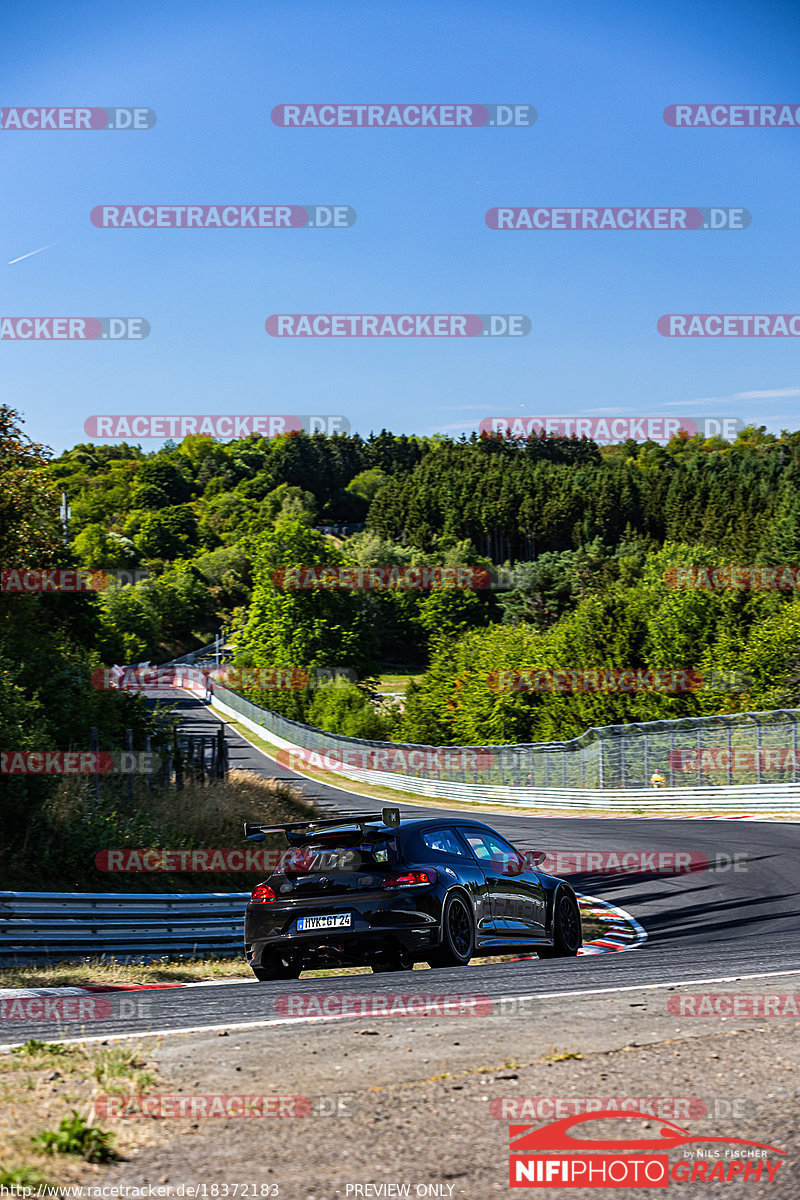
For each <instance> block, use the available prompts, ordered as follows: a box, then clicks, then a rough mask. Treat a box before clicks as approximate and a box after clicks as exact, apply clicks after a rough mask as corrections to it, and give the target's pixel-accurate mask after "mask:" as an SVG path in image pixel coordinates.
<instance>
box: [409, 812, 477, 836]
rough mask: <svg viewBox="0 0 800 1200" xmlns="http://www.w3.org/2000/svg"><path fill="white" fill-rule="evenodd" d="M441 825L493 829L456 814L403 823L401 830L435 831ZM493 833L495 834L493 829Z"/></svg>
mask: <svg viewBox="0 0 800 1200" xmlns="http://www.w3.org/2000/svg"><path fill="white" fill-rule="evenodd" d="M439 825H448V826H449V825H458V826H465V825H468V826H470V828H473V829H491V826H490V825H487V824H486V822H485V821H471V820H470V819H469V817H460V816H458V815H457V814H455V813H454V814H453V816H452V817H425V818H424V819H417V820H413V821H402V822H401V824H400V828H401V829H404V830H405V829H407V830H409V831H418V830H421V829H435V828H436V827H437V826H439ZM492 833H494V830H493V829H492Z"/></svg>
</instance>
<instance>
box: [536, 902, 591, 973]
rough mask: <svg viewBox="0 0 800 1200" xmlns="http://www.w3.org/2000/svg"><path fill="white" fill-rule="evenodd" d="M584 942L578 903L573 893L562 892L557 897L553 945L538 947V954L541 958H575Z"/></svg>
mask: <svg viewBox="0 0 800 1200" xmlns="http://www.w3.org/2000/svg"><path fill="white" fill-rule="evenodd" d="M582 941H583V935H582V932H581V914H580V910H579V908H578V902H577V900H576V899H575V897H574V896H573V895H572V893H571V892H561V893H560V894H559V895H558V896H556V910H555V914H554V916H553V944H552V946H540V947H538V948H537V951H536V953H537V954H538V955H539V958H573V957H574V956H575V955H576V954H577V953H578V950H579V949H580V946H581V942H582Z"/></svg>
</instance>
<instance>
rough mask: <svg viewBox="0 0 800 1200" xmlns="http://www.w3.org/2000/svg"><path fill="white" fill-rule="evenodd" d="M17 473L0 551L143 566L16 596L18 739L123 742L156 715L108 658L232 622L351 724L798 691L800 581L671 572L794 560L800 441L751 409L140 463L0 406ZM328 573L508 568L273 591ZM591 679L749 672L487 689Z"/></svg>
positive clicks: (471, 721) (18, 556)
mask: <svg viewBox="0 0 800 1200" xmlns="http://www.w3.org/2000/svg"><path fill="white" fill-rule="evenodd" d="M0 467H2V476H1V477H0V530H1V532H0V547H1V549H2V563H3V565H4V567H5V568H22V567H27V568H31V569H33V568H39V569H41V568H48V567H52V566H76V567H80V568H85V569H88V570H105V571H114V570H117V571H126V570H127V571H131V572H136V573H137V574H136V578H137V579H138V582H135V583H132V584H125V583H124V582H123V583H112V584H111V585H110V586H109V587H107V588H106V589H105V590H103V591H100V592H98V593H97V594H90V595H79V596H67V595H60V596H59V595H56V596H45V595H41V596H36V595H26V596H16V595H9V594H0V614H1V617H2V619H1V620H0V659H2V674H0V700H2V716H0V739H1V741H2V745H4V746H8V745H12V744H20V745H23V744H24V745H33V744H37V745H41V744H45V745H52V746H53V747H58V748H68V747H69V746H71V745H73V744H75V745H77V744H83V743H82V740H81V739H82V738H83V739H84V740H85V728H84V727H85V726H86V725H87V724H91V725H93V726H95V727H97V728H98V729H99V731H100V737H101V740H104V742H105V743H107V744H108V745H109V746H118V745H119V744H120V741H119V738H120V731H121V729H122V728H123V727H131V725H132V723H135V724H136V727H137V729H139V730H140V731H143V730H144V727H145V724H146V721H147V714H146V712H145V710H144V708H143V706H142V705H141V704H140V702H139V701H138V700H137V699H136V698H135V697H133V696H129V695H124V694H116V693H113V692H99V691H97V690H96V689H92V688H91V686H90V685H89V683H88V680H89V678H90V675H91V671H92V670H94V669H96V668H97V667H98V666H102V665H105V666H111V665H114V664H120V665H122V664H129V663H138V662H145V661H149V662H152V663H158V662H164V661H167V660H168V659H170V658H172V657H174V656H176V655H178V654H181V653H183V652H185V651H187V650H190V649H192V648H194V647H196V646H199V645H201V644H203V643H205V642H208V641H210V640H211V639H212V638H213V637H214V636H215V635H216V633H217V632H218V631H219V630H221V629H222V630H224V631H226V632H228V633H232V634H233V642H234V644H235V646H236V655H235V665H236V666H237V667H241V668H243V669H245V670H248V669H251V668H258V669H260V670H261V671H263V672H268V671H269V670H272V669H275V668H291V669H297V670H299V671H309V670H310V669H311V668H319V669H321V670H322V673H323V674H324V672H325V671H326V670H333V669H338V670H339V672H340V678H339V679H338V681H337V682H336V683H332V684H330V685H328V686H320V687H317V688H301V689H297V690H282V689H261V690H257V691H254V690H252V688H251V689H250V690H248V691H247V695H248V697H249V698H250V699H253V700H255V701H256V702H258V703H260V704H262V705H264V706H265V707H269V708H272V709H274V710H276V711H280V712H282V713H284V714H286V715H288V716H291V717H293V718H295V719H298V720H303V721H307V722H309V723H310V724H313V725H316V726H318V727H320V728H325V729H330V730H332V731H335V732H340V733H346V734H350V735H352V736H361V737H381V738H384V739H389V740H397V741H404V742H418V743H425V744H449V745H459V744H462V745H463V744H488V743H504V742H516V741H526V742H527V741H540V740H555V739H566V738H570V737H573V736H576V735H577V734H579V733H581V732H583V731H584V730H585V729H587V728H589V727H591V726H593V725H602V724H611V723H618V722H626V721H642V720H649V719H655V718H659V717H674V716H686V715H695V714H698V713H709V712H733V711H742V710H744V711H746V710H757V709H764V708H772V707H781V706H783V707H785V706H793V705H794V704H795V703H796V702H797V691H798V681H799V679H800V672H799V671H798V666H799V665H800V649H799V647H800V643H799V642H798V637H797V631H798V623H799V622H800V606H798V603H797V600H796V595H795V590H794V589H793V588H792V587H783V588H769V587H748V588H741V587H735V588H734V587H728V588H719V589H713V588H707V587H706V588H698V587H690V588H686V587H683V588H679V587H676V586H675V578H676V568H678V567H695V568H697V567H708V568H709V569H712V568H714V567H719V566H726V565H727V566H767V567H769V566H792V565H796V564H797V563H798V561H800V498H799V497H800V490H799V489H798V481H800V432H795V433H792V432H788V431H784V432H783V433H782V434H781V435H780V436H777V435H774V434H769V433H767V432H766V431H765V429H764V428H763V427H762V428H757V427H754V426H750V427H748V428H747V429H744V430H742V431H740V432H739V433H738V435H737V437H736V440H735V441H733V442H727V441H724V440H722V439H720V438H710V439H706V440H703V439H702V438H701V437H699V436H697V437H687V436H686V435H685V434H679V435H678V436H676V437H675V438H673V439H672V441H670V442H669V443H668V444H666V445H659V444H656V443H654V442H643V443H638V442H634V441H629V442H625V443H624V444H621V445H614V446H599V445H597V444H595V443H593V442H591V441H588V440H587V439H586V438H581V439H575V438H565V437H553V436H550V437H548V436H545V435H539V436H533V437H530V438H528V439H526V440H511V439H508V438H504V437H500V436H487V435H481V436H479V435H478V434H473V435H471V436H469V437H466V436H463V437H462V438H461V439H459V440H455V439H452V438H449V437H444V436H441V435H434V436H431V437H418V436H407V435H395V434H392V433H390V432H389V431H387V430H382V431H381V432H380V433H378V434H372V435H370V437H368V438H366V439H364V438H361V437H360V436H358V435H350V434H337V435H333V436H326V435H323V434H315V435H313V436H309V435H307V434H305V433H302V432H301V433H292V434H287V435H285V436H280V437H276V438H272V439H267V438H262V437H258V436H255V435H252V436H250V437H247V438H243V439H241V440H238V441H231V442H227V443H221V442H218V441H215V440H214V439H212V438H210V437H204V436H189V437H186V438H185V439H183V441H181V442H180V443H175V442H167V443H166V444H165V445H164V446H163V447H162V448H161V449H159V450H157V451H155V452H150V453H145V452H143V451H142V450H141V448H140V447H138V446H133V445H128V444H126V443H124V442H123V443H119V444H113V445H106V444H91V443H87V444H81V445H77V446H75V447H73V448H72V449H70V450H68V451H66V452H64V453H62V454H60V455H58V456H54V455H53V454H52V453H50V452H49V451H48V449H47V448H46V447H44V446H37V445H34V444H33V443H31V442H30V441H29V439H28V438H27V437H26V435H25V433H24V431H23V419H22V417H21V416H20V414H19V413H17V412H15V411H14V410H13V409H11V408H8V407H7V406H6V407H3V408H2V409H0ZM62 493H66V495H67V498H68V502H69V505H70V508H71V515H70V524H69V530H68V536H67V538H66V539H65V537H64V532H63V530H62V526H61V523H60V521H59V505H60V501H61V496H62ZM315 565H316V566H318V567H321V566H326V565H327V566H331V567H347V566H361V567H370V566H381V567H400V568H406V567H426V566H431V565H433V566H442V567H452V566H460V565H465V566H471V567H473V568H484V569H485V571H486V572H488V573H489V574H490V575H491V576H492V579H493V580H494V581H495V582H494V584H493V586H490V587H482V588H474V589H471V588H464V587H449V586H430V587H427V588H425V589H424V590H423V589H421V588H405V587H388V588H387V587H384V588H368V589H360V590H359V589H355V588H337V589H328V588H309V589H305V590H301V589H290V588H286V587H283V586H280V585H279V584H278V583H276V582H275V580H276V578H277V579H279V576H277V575H276V572H277V571H279V570H281V569H284V570H285V569H286V568H292V567H303V566H305V567H309V566H315ZM684 574H686V573H684ZM23 629H25V630H27V631H32V632H33V634H34V636H30V634H29V633H27V632H26V633H25V634H23ZM591 668H607V669H611V670H616V671H617V672H619V671H621V670H622V671H628V670H630V671H636V670H642V669H650V670H668V671H684V672H686V671H690V672H696V673H698V675H699V677H700V678H703V677H705V678H706V679H708V678H709V676H710V673H713V672H717V673H719V672H731V671H738V672H739V673H740V675H739V678H744V679H745V680H746V686H744V687H741V686H740V687H739V688H738V689H737V688H733V689H732V688H727V689H725V688H719V687H716V688H714V687H710V686H701V687H698V688H695V689H692V690H688V691H680V692H677V693H676V692H661V691H653V690H647V689H634V690H629V691H627V692H626V691H620V690H619V689H605V690H602V689H601V690H593V689H590V690H588V691H585V690H580V689H577V690H572V691H569V690H567V691H564V690H562V691H558V690H550V691H548V690H546V689H545V690H531V689H527V690H526V689H522V690H502V689H501V690H498V688H497V687H496V686H493V684H492V679H493V678H496V677H497V673H498V672H514V671H528V672H530V671H532V670H533V671H535V670H540V669H547V670H550V671H551V672H553V671H556V672H559V671H562V672H563V671H573V672H574V671H582V670H587V669H591ZM392 672H401V673H405V674H407V675H411V676H413V681H412V682H411V683H410V685H409V687H408V690H407V693H406V696H405V700H404V703H403V704H396V703H395V704H392V703H378V702H377V701H376V693H377V691H378V689H379V683H378V681H379V679H380V677H381V676H382V675H386V674H387V673H389V674H390V673H392ZM250 677H251V678H254V679H255V680H256V681H257V680H258V679H259V678H264V677H265V675H259V674H258V673H257V672H256V673H254V674H252V673H251V676H250ZM348 677H349V678H348ZM45 697H47V702H46V703H45ZM89 715H90V716H91V720H89ZM33 786H34V784H33V783H31V784H30V785H29V787H33ZM22 790H23V791H24V788H23V789H22Z"/></svg>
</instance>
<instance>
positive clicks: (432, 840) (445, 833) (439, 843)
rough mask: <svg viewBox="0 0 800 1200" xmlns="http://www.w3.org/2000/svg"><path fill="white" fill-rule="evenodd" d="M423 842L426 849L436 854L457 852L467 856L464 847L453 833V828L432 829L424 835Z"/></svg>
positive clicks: (459, 854)
mask: <svg viewBox="0 0 800 1200" xmlns="http://www.w3.org/2000/svg"><path fill="white" fill-rule="evenodd" d="M422 844H423V846H424V847H425V849H426V850H432V851H433V852H434V853H436V854H456V855H458V857H459V858H465V857H466V855H465V853H464V847H463V846H462V845H461V843H460V841H459V840H458V838H457V837H456V835H455V833H453V831H452V829H430V830H428V832H427V833H423V835H422Z"/></svg>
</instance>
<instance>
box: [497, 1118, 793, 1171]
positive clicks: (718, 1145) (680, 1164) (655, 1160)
mask: <svg viewBox="0 0 800 1200" xmlns="http://www.w3.org/2000/svg"><path fill="white" fill-rule="evenodd" d="M648 1119H649V1118H648V1115H647V1114H646V1113H642V1112H633V1111H626V1112H621V1111H620V1110H618V1109H608V1110H606V1111H604V1112H594V1113H592V1114H591V1116H589V1115H588V1114H586V1113H580V1114H576V1115H572V1116H568V1117H564V1118H563V1119H562V1120H560V1121H553V1122H551V1123H550V1124H548V1125H542V1126H540V1127H538V1128H537V1127H536V1126H533V1125H510V1126H509V1130H508V1133H509V1155H510V1159H509V1185H510V1186H511V1187H529V1188H569V1187H597V1188H603V1187H605V1188H620V1187H640V1188H665V1187H669V1185H670V1182H673V1183H696V1182H700V1183H711V1182H716V1181H719V1182H725V1183H730V1182H732V1181H742V1182H744V1183H758V1182H759V1181H761V1180H763V1181H764V1182H768V1183H771V1182H772V1181H773V1180H774V1178H775V1176H776V1175H777V1173H778V1171H779V1169H780V1167H781V1166H782V1165H783V1156H784V1155H785V1153H786V1151H785V1150H778V1149H777V1147H775V1146H769V1145H766V1144H765V1143H763V1142H751V1141H748V1140H746V1139H744V1138H735V1137H709V1136H708V1135H707V1134H698V1135H693V1134H691V1133H689V1131H688V1130H686V1129H683V1128H682V1127H681V1126H680V1125H675V1124H674V1123H673V1122H672V1121H664V1120H662V1121H661V1122H660V1125H661V1128H660V1129H659V1130H658V1133H657V1135H656V1136H655V1137H646V1138H636V1137H628V1138H620V1137H611V1138H599V1137H591V1136H587V1135H585V1134H584V1135H583V1136H581V1134H580V1133H579V1134H577V1135H574V1134H572V1133H571V1132H570V1130H571V1129H572V1128H573V1126H581V1125H584V1126H585V1125H587V1124H588V1123H589V1122H591V1121H608V1120H613V1121H623V1120H625V1121H630V1120H639V1121H647V1120H648ZM589 1132H590V1133H591V1132H592V1131H589ZM693 1144H694V1147H695V1148H692V1149H689V1148H688V1147H689V1146H691V1145H693ZM671 1150H680V1151H681V1154H680V1157H676V1159H675V1161H674V1162H670V1156H669V1153H668V1152H669V1151H671ZM665 1152H666V1153H665ZM774 1155H779V1156H780V1157H779V1158H774V1157H773V1156H774Z"/></svg>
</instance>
